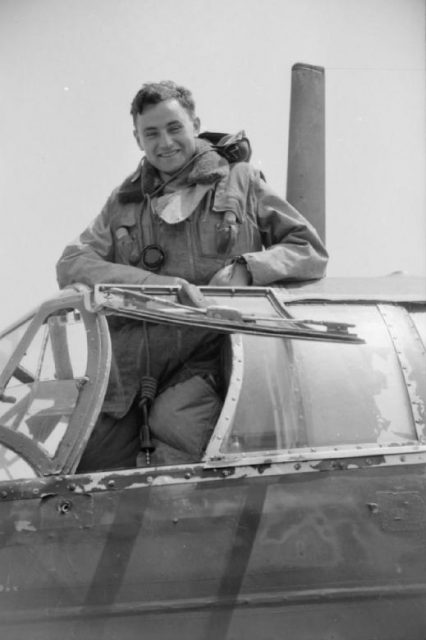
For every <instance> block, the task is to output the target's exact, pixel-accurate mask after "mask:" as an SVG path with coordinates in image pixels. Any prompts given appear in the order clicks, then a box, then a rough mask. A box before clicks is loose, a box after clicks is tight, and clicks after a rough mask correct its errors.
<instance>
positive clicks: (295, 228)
mask: <svg viewBox="0 0 426 640" xmlns="http://www.w3.org/2000/svg"><path fill="white" fill-rule="evenodd" d="M252 189H253V197H254V200H255V202H254V207H255V209H256V214H257V225H258V228H259V231H260V233H261V237H262V243H263V246H264V247H265V250H263V251H256V252H248V253H244V258H245V259H246V261H247V266H248V269H249V271H250V273H251V276H252V279H253V285H268V284H271V283H273V282H278V281H280V280H286V281H295V280H314V279H318V278H322V277H323V276H324V275H325V270H326V266H327V260H328V254H327V251H326V249H325V247H324V245H323V243H322V241H321V239H320V237H319V235H318V233H317V232H316V230H315V229H314V227H313V226H312V225H311V224H310V223H309V222H308V221H307V220H306V219H305V218H304V217H303V216H302V215H301V214H300V213H299V212H298V211H297V210H296V209H295V208H294V207H292V206H291V205H290V204H289V203H288V202H287V201H286V200H284V199H283V198H281V197H280V196H278V195H277V194H276V193H275V192H274V191H273V190H272V189H271V188H270V186H269V185H267V184H266V182H265V181H264V180H263V179H262V178H261V177H260V175H259V174H258V173H257V172H256V174H255V176H254V177H253V182H252Z"/></svg>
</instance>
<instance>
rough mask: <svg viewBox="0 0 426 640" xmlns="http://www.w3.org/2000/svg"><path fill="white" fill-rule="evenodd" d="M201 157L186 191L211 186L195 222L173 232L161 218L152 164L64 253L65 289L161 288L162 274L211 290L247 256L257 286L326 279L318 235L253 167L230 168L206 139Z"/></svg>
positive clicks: (122, 188)
mask: <svg viewBox="0 0 426 640" xmlns="http://www.w3.org/2000/svg"><path fill="white" fill-rule="evenodd" d="M200 150H201V151H204V154H203V155H201V156H200V157H199V158H198V159H197V160H196V161H195V162H194V164H193V166H192V167H191V169H190V171H189V172H188V174H187V176H186V184H187V185H205V187H206V193H205V196H204V198H203V199H202V201H201V202H200V204H199V206H198V207H197V208H196V210H195V211H194V212H193V213H192V214H191V216H190V217H189V218H187V219H186V220H184V221H182V222H180V223H178V224H173V225H171V224H167V223H166V222H164V221H163V220H161V219H160V218H159V217H158V216H157V215H155V214H154V212H153V207H152V203H151V194H152V193H153V192H154V190H155V189H156V188H158V185H159V178H158V176H157V174H156V171H155V170H154V169H153V167H152V166H151V165H149V163H148V162H146V161H145V162H144V163H143V164H142V165H141V167H139V168H138V170H137V171H136V173H135V174H133V176H131V177H130V178H129V179H127V180H126V181H125V182H124V183H123V184H122V185H121V186H120V187H119V188H118V189H116V190H115V191H113V193H112V194H111V196H110V198H109V199H108V201H107V203H106V205H105V207H104V208H103V210H102V212H101V213H100V215H99V216H98V217H97V218H95V220H94V221H93V222H92V224H91V225H90V226H89V227H88V228H87V229H86V230H85V231H84V232H83V233H82V234H81V236H80V237H79V238H78V239H77V240H75V241H74V242H72V243H71V244H69V245H68V246H67V247H66V248H65V250H64V252H63V254H62V256H61V258H60V260H59V262H58V264H57V275H58V281H59V286H60V287H64V286H66V285H69V284H72V283H75V282H83V283H85V284H88V285H94V284H97V283H101V282H110V283H118V282H121V283H127V284H148V283H149V284H161V283H162V278H157V277H156V276H157V275H161V276H168V277H169V278H170V280H169V282H170V283H171V282H172V281H173V278H175V277H180V278H185V279H186V280H188V281H189V282H192V283H194V284H197V285H206V284H208V283H209V281H210V279H211V278H212V276H213V275H214V274H215V273H216V272H217V271H218V270H219V269H220V268H221V267H223V266H224V265H226V264H229V263H230V262H231V261H232V258H233V257H235V256H238V255H244V258H245V259H246V261H247V265H248V269H249V271H250V273H251V276H252V284H253V285H260V286H261V285H269V284H271V283H273V282H278V281H294V280H311V279H316V278H321V277H322V276H323V275H324V273H325V267H326V263H327V253H326V250H325V248H324V246H323V244H322V242H321V240H320V239H319V236H318V234H317V233H316V231H315V230H314V228H313V227H312V226H311V225H310V224H309V223H308V222H307V221H306V220H305V219H304V218H303V217H302V216H301V215H300V214H299V213H298V212H297V211H296V210H295V209H294V208H293V207H292V206H291V205H290V204H289V203H288V202H286V201H285V200H284V199H282V198H280V197H279V196H278V195H277V194H276V193H274V191H273V190H272V189H271V188H270V187H269V185H268V184H267V183H266V182H265V181H264V180H262V178H261V176H260V173H259V172H258V171H257V170H256V169H254V168H253V167H252V166H251V165H250V164H248V163H245V162H239V163H236V164H233V165H229V164H228V162H227V161H226V160H225V159H224V158H222V157H220V156H219V155H218V154H217V153H216V152H215V151H214V150H213V149H211V146H210V145H209V143H208V142H205V141H201V140H199V141H198V151H200ZM152 244H158V245H160V246H161V248H162V250H163V251H164V253H165V256H166V259H165V262H164V264H163V265H162V266H161V267H160V269H159V270H158V271H157V272H156V274H153V273H152V272H150V271H148V270H146V269H145V268H144V265H143V262H142V252H143V249H144V248H145V247H146V246H148V245H152ZM264 249H266V250H264ZM164 283H165V284H167V283H168V282H166V281H164Z"/></svg>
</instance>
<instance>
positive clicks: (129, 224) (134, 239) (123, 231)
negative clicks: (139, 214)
mask: <svg viewBox="0 0 426 640" xmlns="http://www.w3.org/2000/svg"><path fill="white" fill-rule="evenodd" d="M112 233H113V237H114V247H115V254H116V261H117V262H119V263H122V264H128V265H136V264H138V263H139V261H140V258H141V253H142V248H141V244H140V242H139V233H138V229H137V225H136V218H135V213H134V211H128V212H126V215H123V216H121V217H120V218H119V219H118V220H117V221H115V223H114V224H113V225H112Z"/></svg>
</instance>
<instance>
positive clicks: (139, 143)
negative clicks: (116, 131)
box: [133, 129, 145, 151]
mask: <svg viewBox="0 0 426 640" xmlns="http://www.w3.org/2000/svg"><path fill="white" fill-rule="evenodd" d="M133 135H134V137H135V140H136V144H137V145H138V147H139V149H140V150H141V151H145V149H144V148H143V144H142V140H141V139H140V137H139V134H138V132H137V131H136V129H133Z"/></svg>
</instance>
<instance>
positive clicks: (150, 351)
mask: <svg viewBox="0 0 426 640" xmlns="http://www.w3.org/2000/svg"><path fill="white" fill-rule="evenodd" d="M131 115H132V118H133V126H134V136H135V138H136V141H137V144H138V146H139V147H140V149H141V151H142V152H143V153H144V156H143V158H142V161H141V162H140V164H139V166H138V167H137V169H136V171H135V172H134V173H133V175H131V176H130V177H129V178H127V179H126V180H125V181H124V182H123V183H122V184H121V185H120V186H119V187H118V188H117V189H115V190H114V191H113V193H112V194H111V196H110V197H109V199H108V201H107V203H106V205H105V207H104V209H103V210H102V212H101V213H100V214H99V216H98V217H97V218H95V220H94V221H93V223H92V224H91V225H90V226H89V227H88V228H87V229H86V230H85V231H84V232H83V233H82V234H81V236H80V237H79V238H78V239H77V240H75V241H74V242H72V243H71V244H70V245H68V246H67V247H66V248H65V251H64V253H63V254H62V256H61V258H60V260H59V262H58V265H57V274H58V281H59V285H60V286H61V287H64V286H68V285H72V284H73V283H78V282H82V283H85V284H88V285H91V286H92V285H94V284H97V283H102V282H108V283H125V284H141V285H143V284H154V285H157V284H158V285H163V284H164V285H181V286H182V287H183V288H184V289H187V287H188V283H191V284H192V285H215V286H226V285H229V286H247V285H250V284H253V285H257V286H262V285H269V284H271V283H274V282H278V281H282V282H285V281H295V280H311V279H315V278H321V277H322V276H323V275H324V272H325V267H326V263H327V253H326V250H325V248H324V246H323V244H322V243H321V240H320V239H319V237H318V234H317V233H316V231H315V230H314V229H313V227H312V226H311V225H310V224H309V223H308V222H307V221H306V220H305V219H304V218H303V217H302V216H301V215H300V214H299V213H298V212H297V211H296V210H295V209H294V208H293V207H291V206H290V205H289V204H288V203H287V202H286V201H285V200H283V199H282V198H281V197H280V196H279V195H277V194H276V193H275V192H274V191H273V190H272V189H271V188H270V187H269V186H268V185H267V184H266V182H265V181H264V180H263V179H262V176H261V174H260V173H259V172H258V171H256V170H255V169H254V168H253V167H252V166H251V165H250V164H249V163H248V162H229V161H228V160H227V159H226V157H224V155H223V153H221V154H220V153H218V149H219V147H215V146H214V145H213V144H211V143H210V142H208V141H207V140H205V139H202V138H201V137H199V132H200V120H199V118H198V117H197V116H196V113H195V104H194V100H193V97H192V94H191V92H190V91H189V90H188V89H186V88H185V87H182V86H178V85H176V84H175V83H174V82H170V81H165V82H159V83H147V84H145V85H143V87H142V88H141V89H140V90H139V91H138V93H137V94H136V96H135V98H134V99H133V101H132V105H131ZM110 329H111V339H112V344H113V354H114V363H113V367H112V373H111V379H110V385H109V389H108V392H107V396H106V399H105V403H104V407H103V413H102V415H101V416H100V419H99V421H98V423H97V425H96V426H95V429H94V432H93V435H92V438H91V440H90V441H89V444H88V447H87V450H86V454H85V456H84V457H83V460H82V461H81V464H80V470H82V471H83V470H84V471H86V470H93V469H100V468H104V469H106V468H117V467H126V466H134V464H136V457H137V453H138V450H139V428H140V425H141V421H142V417H141V409H140V404H141V399H142V403H143V401H144V399H145V400H146V395H144V393H145V392H144V389H143V387H142V388H141V379H142V378H143V377H144V376H146V375H147V374H149V376H150V377H151V378H152V379H154V380H155V384H156V385H157V388H158V389H159V393H158V394H157V396H156V397H155V400H153V398H152V397H151V399H150V403H152V408H151V415H150V423H151V431H152V435H153V443H154V445H155V447H156V449H155V451H154V454H153V459H152V462H153V463H155V464H166V463H186V462H190V461H195V460H197V459H199V458H200V456H201V455H202V453H203V450H204V448H205V446H206V444H207V442H208V439H209V436H210V434H211V432H212V430H213V427H214V424H215V422H216V420H217V417H218V413H219V411H220V408H221V405H222V400H223V389H222V388H221V381H220V349H221V344H222V338H221V337H220V336H218V335H216V334H212V333H209V332H205V331H202V330H195V329H184V328H180V329H177V328H176V329H173V328H170V327H161V326H156V325H152V324H150V325H147V326H145V327H144V326H143V325H141V324H140V323H136V322H130V321H129V322H127V323H125V324H120V325H119V326H117V325H113V324H111V327H110ZM148 364H149V366H148ZM148 369H149V371H148ZM139 459H140V458H139Z"/></svg>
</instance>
